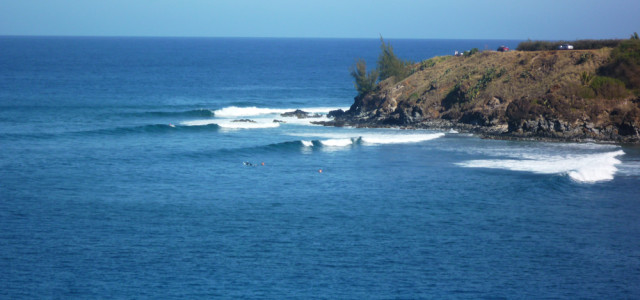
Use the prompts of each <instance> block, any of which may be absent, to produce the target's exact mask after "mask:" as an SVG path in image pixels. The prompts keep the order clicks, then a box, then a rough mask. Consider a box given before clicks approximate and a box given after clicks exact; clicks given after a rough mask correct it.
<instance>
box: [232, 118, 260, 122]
mask: <svg viewBox="0 0 640 300" xmlns="http://www.w3.org/2000/svg"><path fill="white" fill-rule="evenodd" d="M231 122H244V123H256V121H254V120H249V119H239V120H233V121H231Z"/></svg>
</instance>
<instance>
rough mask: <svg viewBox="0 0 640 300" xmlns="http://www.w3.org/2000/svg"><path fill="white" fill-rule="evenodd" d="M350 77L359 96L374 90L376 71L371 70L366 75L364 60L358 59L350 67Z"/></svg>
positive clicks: (376, 77) (376, 78)
mask: <svg viewBox="0 0 640 300" xmlns="http://www.w3.org/2000/svg"><path fill="white" fill-rule="evenodd" d="M351 76H352V77H353V78H354V79H355V83H354V84H355V87H356V90H357V91H358V96H360V95H364V94H366V93H369V92H371V91H373V90H374V89H375V87H376V81H377V80H378V71H377V70H373V71H370V72H368V73H367V63H366V62H365V61H364V59H359V60H358V61H357V62H356V65H355V66H351Z"/></svg>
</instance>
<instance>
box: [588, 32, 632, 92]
mask: <svg viewBox="0 0 640 300" xmlns="http://www.w3.org/2000/svg"><path fill="white" fill-rule="evenodd" d="M610 60H611V63H609V64H607V65H605V66H603V67H602V68H600V69H599V70H598V73H600V74H601V75H605V76H609V77H613V78H617V79H619V80H621V81H622V82H624V84H625V86H626V87H628V88H630V89H639V88H640V40H636V39H632V40H626V41H624V42H622V43H620V45H619V46H618V47H616V48H615V49H613V51H611V59H610Z"/></svg>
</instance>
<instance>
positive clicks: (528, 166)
mask: <svg viewBox="0 0 640 300" xmlns="http://www.w3.org/2000/svg"><path fill="white" fill-rule="evenodd" d="M620 155H624V151H622V150H618V151H613V152H605V153H596V154H581V155H568V156H539V157H537V158H533V157H531V158H530V159H524V160H518V159H488V160H471V161H466V162H462V163H458V164H457V165H459V166H462V167H467V168H491V169H505V170H512V171H525V172H533V173H537V174H566V175H568V176H569V177H570V178H571V179H573V180H575V181H579V182H585V183H594V182H598V181H608V180H613V177H614V175H615V173H616V172H617V171H618V169H617V168H616V165H619V164H621V161H620V160H618V159H617V158H616V157H617V156H620Z"/></svg>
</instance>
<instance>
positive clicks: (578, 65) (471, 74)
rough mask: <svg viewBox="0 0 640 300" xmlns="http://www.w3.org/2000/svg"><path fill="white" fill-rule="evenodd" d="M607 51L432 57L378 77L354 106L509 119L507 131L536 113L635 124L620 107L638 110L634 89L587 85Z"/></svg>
mask: <svg viewBox="0 0 640 300" xmlns="http://www.w3.org/2000/svg"><path fill="white" fill-rule="evenodd" d="M610 54H611V49H608V48H605V49H598V50H574V51H532V52H523V51H513V52H507V53H501V52H490V51H486V52H482V53H478V54H475V55H473V56H471V57H454V56H443V57H435V58H432V59H430V60H427V61H424V62H422V63H420V64H417V65H416V66H415V69H416V72H415V73H414V74H412V75H411V76H409V77H408V78H406V79H405V80H403V81H401V82H399V83H397V84H392V83H391V82H390V81H385V82H382V83H381V84H380V86H379V89H378V90H377V91H376V92H375V93H374V94H370V95H367V96H366V97H364V98H363V99H360V101H358V100H357V101H356V102H357V105H356V106H359V107H360V110H361V111H365V112H373V113H374V114H377V116H378V118H380V117H384V116H385V115H391V114H393V113H394V112H395V113H397V112H398V111H400V110H404V111H405V112H406V114H407V115H410V116H416V118H415V119H414V122H419V121H420V120H430V119H431V120H432V119H439V118H442V119H448V120H451V121H454V122H461V123H469V124H474V125H483V126H504V127H505V128H506V125H507V124H509V125H510V130H511V129H512V128H511V127H512V126H511V125H514V124H515V125H517V123H518V122H520V123H521V122H524V121H527V120H530V119H536V118H546V119H556V120H562V121H564V122H567V123H569V124H577V123H590V126H596V127H606V126H609V125H611V124H615V123H616V122H617V123H621V122H625V121H630V122H631V123H634V122H635V125H634V126H636V125H638V120H637V119H638V117H637V116H633V115H632V116H631V119H629V118H627V120H625V119H624V113H625V112H628V111H633V112H637V109H638V103H637V101H636V102H634V101H633V100H634V99H636V98H637V97H636V96H634V95H633V93H631V92H629V91H626V90H624V88H622V89H623V90H624V91H616V93H614V94H613V96H611V95H610V94H611V93H609V94H608V95H605V94H599V93H600V91H599V90H596V91H594V89H593V88H592V87H590V84H591V83H593V78H595V76H596V73H597V70H598V69H599V68H600V67H602V66H603V65H605V64H606V63H607V62H608V60H609V57H610ZM358 102H359V103H358ZM509 106H511V107H509ZM508 108H509V111H508ZM620 114H622V115H623V116H622V117H621V116H620ZM621 118H622V119H621Z"/></svg>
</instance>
